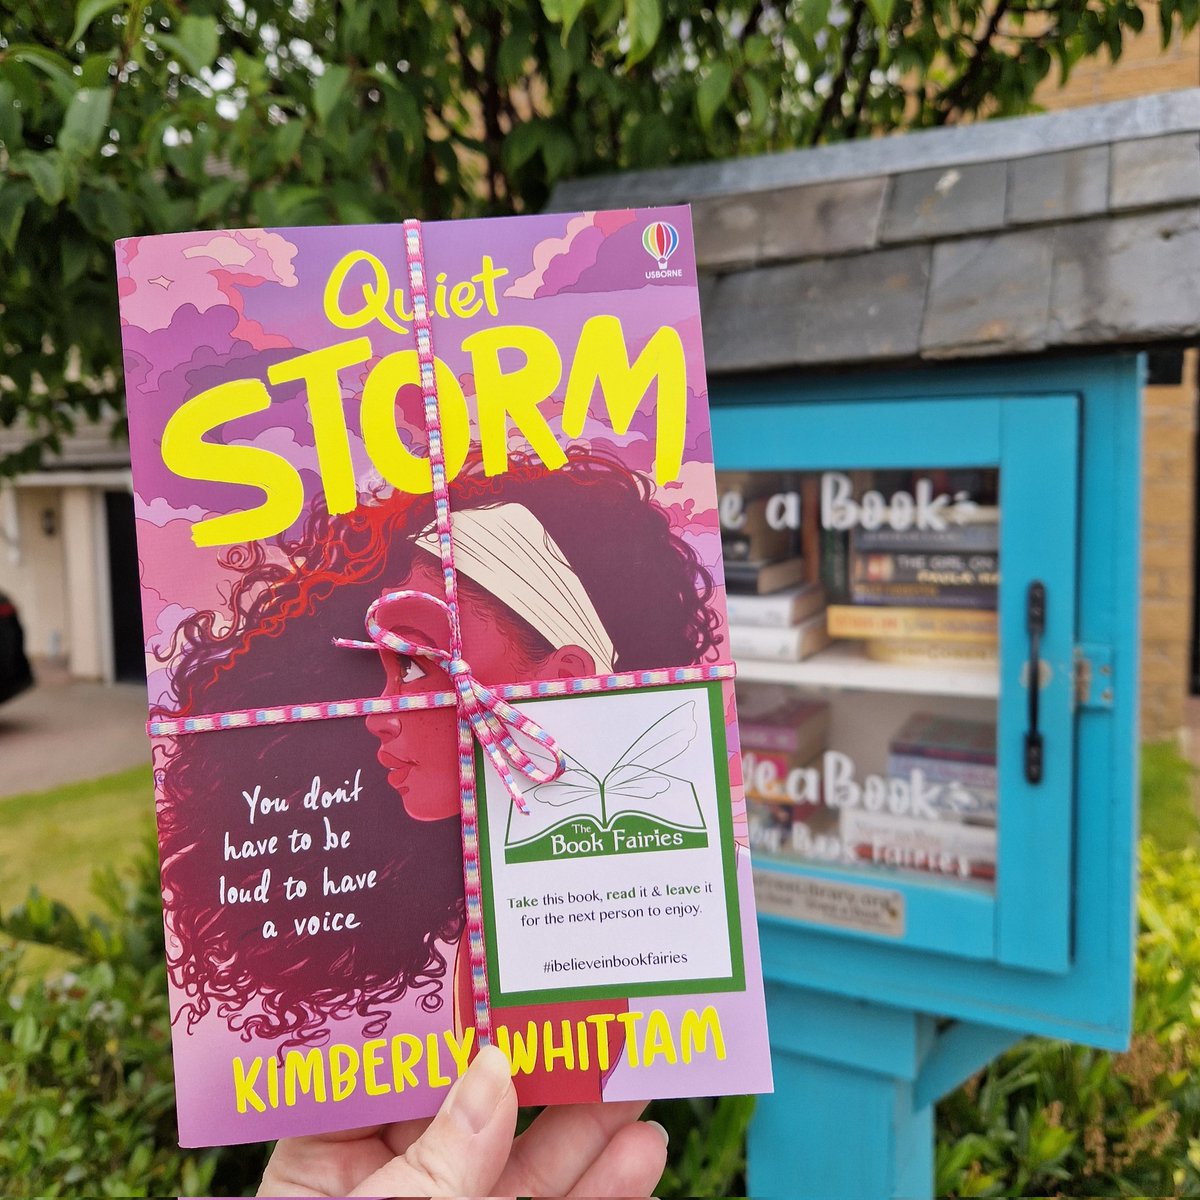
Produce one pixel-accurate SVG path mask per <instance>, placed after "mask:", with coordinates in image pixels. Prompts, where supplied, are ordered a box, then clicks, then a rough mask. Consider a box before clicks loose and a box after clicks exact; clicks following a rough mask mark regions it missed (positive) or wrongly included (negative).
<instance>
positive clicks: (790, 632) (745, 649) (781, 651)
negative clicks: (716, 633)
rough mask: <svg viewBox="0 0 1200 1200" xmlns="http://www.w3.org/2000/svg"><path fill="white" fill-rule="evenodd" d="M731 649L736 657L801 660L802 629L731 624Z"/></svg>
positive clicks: (785, 660) (787, 660) (788, 660)
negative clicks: (759, 627) (746, 626)
mask: <svg viewBox="0 0 1200 1200" xmlns="http://www.w3.org/2000/svg"><path fill="white" fill-rule="evenodd" d="M729 649H730V652H731V653H732V654H733V657H734V658H768V659H780V660H782V661H784V662H799V661H800V630H799V629H798V628H796V627H793V628H789V629H755V628H745V627H742V626H738V625H730V626H729Z"/></svg>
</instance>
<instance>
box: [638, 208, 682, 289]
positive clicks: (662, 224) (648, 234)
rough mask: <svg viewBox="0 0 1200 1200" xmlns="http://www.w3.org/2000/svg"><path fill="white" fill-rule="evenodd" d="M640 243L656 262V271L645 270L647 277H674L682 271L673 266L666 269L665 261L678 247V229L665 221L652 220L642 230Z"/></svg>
mask: <svg viewBox="0 0 1200 1200" xmlns="http://www.w3.org/2000/svg"><path fill="white" fill-rule="evenodd" d="M642 245H643V246H644V247H645V248H646V253H647V254H648V255H650V257H651V258H652V259H654V261H655V262H656V263H658V270H657V271H647V272H646V278H647V279H675V278H680V277H682V275H683V272H682V271H681V270H680V269H679V268H678V267H675V268H673V269H670V270H668V268H667V262H668V261H669V259H670V257H671V255H672V254H674V253H675V251H676V250H678V249H679V230H678V229H676V228H675V226H674V225H671V224H669V223H668V222H666V221H652V222H651V223H650V224H649V225H647V226H646V228H645V229H643V230H642Z"/></svg>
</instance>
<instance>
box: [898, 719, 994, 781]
mask: <svg viewBox="0 0 1200 1200" xmlns="http://www.w3.org/2000/svg"><path fill="white" fill-rule="evenodd" d="M889 752H890V753H891V754H911V755H914V756H916V757H919V758H942V759H950V760H955V761H958V762H970V763H979V764H982V765H985V766H990V767H993V768H994V767H995V765H996V723H995V722H994V721H976V720H972V719H970V718H968V717H943V716H938V715H937V714H936V713H927V712H914V713H910V714H909V717H908V719H907V720H906V721H905V722H904V724H903V725H902V726H901V727H900V729H899V731H898V732H897V733H896V735H895V736H894V737H893V738H892V740H891V743H890V745H889Z"/></svg>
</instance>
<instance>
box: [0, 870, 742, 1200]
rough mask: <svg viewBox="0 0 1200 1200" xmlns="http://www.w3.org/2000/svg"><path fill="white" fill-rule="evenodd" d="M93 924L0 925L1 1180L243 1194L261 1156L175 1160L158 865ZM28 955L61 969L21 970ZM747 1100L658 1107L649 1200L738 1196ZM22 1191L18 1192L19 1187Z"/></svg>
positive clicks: (41, 1188)
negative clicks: (50, 955)
mask: <svg viewBox="0 0 1200 1200" xmlns="http://www.w3.org/2000/svg"><path fill="white" fill-rule="evenodd" d="M93 890H94V891H95V892H96V895H97V898H98V899H99V901H100V910H101V915H100V916H96V917H91V918H89V919H87V920H86V921H82V920H80V918H78V917H77V916H76V915H75V914H74V913H73V912H72V911H71V910H70V909H68V908H67V907H66V906H65V905H62V904H59V903H57V902H55V901H52V900H48V899H47V898H46V897H44V896H41V895H39V894H38V893H37V892H33V893H32V894H31V895H30V897H29V899H28V900H27V901H26V902H25V904H23V905H22V906H21V907H20V908H18V909H16V910H14V911H13V912H11V913H9V914H7V915H6V916H4V917H0V934H7V935H8V937H7V938H3V937H0V1164H3V1167H2V1168H0V1183H3V1185H4V1191H5V1193H6V1194H10V1195H12V1194H19V1195H24V1196H80V1195H92V1196H181V1195H191V1196H200V1195H208V1196H240V1195H252V1194H253V1192H254V1189H255V1188H256V1187H257V1185H258V1181H259V1179H260V1178H261V1176H262V1169H263V1165H264V1162H265V1157H266V1148H265V1147H263V1146H261V1145H252V1146H234V1147H228V1148H221V1149H214V1150H180V1149H179V1146H178V1144H177V1140H176V1138H177V1135H176V1129H175V1098H174V1089H173V1087H172V1073H171V1037H170V1023H169V1019H168V1010H167V994H166V969H165V967H164V966H163V938H162V910H161V906H160V898H159V887H158V866H157V858H156V857H155V855H154V852H153V850H152V849H151V848H149V847H148V848H147V849H146V850H145V852H144V853H142V854H141V855H140V856H139V857H138V859H137V860H136V862H135V863H134V864H133V865H132V866H131V867H130V868H129V870H128V871H127V872H126V873H125V875H124V876H120V877H119V876H117V875H116V874H114V873H113V872H112V871H111V870H110V871H107V872H102V873H100V874H98V875H97V876H96V879H95V882H94V885H93ZM30 945H35V946H49V947H53V948H54V949H55V950H56V952H57V953H58V955H59V956H69V957H66V959H65V960H66V961H67V962H68V963H69V964H70V965H69V969H67V970H66V971H64V972H62V973H59V974H55V975H54V976H52V977H51V978H48V979H39V978H31V977H30V975H29V973H28V972H27V971H25V970H23V967H22V958H23V954H24V950H25V948H26V947H28V946H30ZM752 1109H753V1102H752V1101H751V1100H748V1099H747V1098H745V1097H740V1096H735V1097H724V1098H722V1099H719V1100H676V1101H661V1102H659V1103H657V1104H655V1105H654V1106H653V1111H652V1113H651V1114H650V1115H652V1116H653V1117H654V1119H655V1120H657V1121H660V1122H661V1123H662V1124H663V1125H664V1126H665V1127H666V1128H667V1130H668V1131H669V1132H670V1136H671V1162H670V1164H669V1166H668V1168H667V1172H666V1174H665V1176H664V1178H663V1181H662V1185H661V1186H660V1189H659V1195H661V1196H663V1197H671V1196H705V1195H728V1194H730V1193H731V1192H733V1191H736V1190H738V1189H739V1188H740V1186H741V1178H742V1173H743V1170H744V1165H745V1130H746V1124H747V1122H748V1121H749V1118H750V1113H751V1111H752ZM18 1189H19V1191H18Z"/></svg>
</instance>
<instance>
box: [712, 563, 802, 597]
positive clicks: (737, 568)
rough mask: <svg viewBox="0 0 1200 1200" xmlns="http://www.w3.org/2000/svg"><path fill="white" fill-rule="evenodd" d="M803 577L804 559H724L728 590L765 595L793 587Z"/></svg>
mask: <svg viewBox="0 0 1200 1200" xmlns="http://www.w3.org/2000/svg"><path fill="white" fill-rule="evenodd" d="M804 577H805V565H804V559H803V558H800V557H799V556H797V557H795V558H781V559H779V560H777V561H775V562H753V561H741V560H738V559H726V560H725V583H726V586H727V587H728V588H729V591H730V592H734V593H740V594H745V595H751V596H765V595H770V594H771V593H772V592H778V591H782V590H783V589H784V588H788V587H794V586H795V585H796V584H798V583H801V582H803V580H804Z"/></svg>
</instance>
